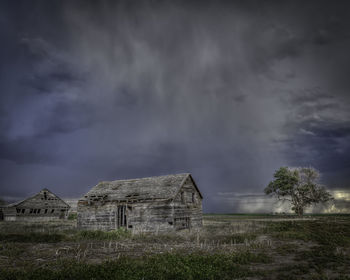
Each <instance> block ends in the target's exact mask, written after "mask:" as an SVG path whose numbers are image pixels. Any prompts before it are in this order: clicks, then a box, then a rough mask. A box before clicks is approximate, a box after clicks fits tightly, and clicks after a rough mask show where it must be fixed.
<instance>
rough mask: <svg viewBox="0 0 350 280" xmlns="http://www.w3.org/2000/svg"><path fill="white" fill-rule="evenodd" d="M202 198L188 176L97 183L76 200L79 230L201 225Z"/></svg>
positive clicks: (168, 228) (152, 229) (150, 229)
mask: <svg viewBox="0 0 350 280" xmlns="http://www.w3.org/2000/svg"><path fill="white" fill-rule="evenodd" d="M202 199H203V196H202V194H201V193H200V191H199V189H198V187H197V185H196V183H195V181H194V180H193V178H192V176H191V175H190V174H189V173H186V174H175V175H166V176H157V177H148V178H140V179H130V180H117V181H111V182H100V183H99V184H98V185H96V186H95V187H93V188H92V189H91V190H90V191H89V192H88V193H87V194H86V195H85V196H84V197H83V198H81V199H80V200H79V201H78V207H77V212H78V218H77V219H78V220H77V225H78V228H81V229H101V230H113V229H118V228H127V229H130V230H132V231H133V232H168V231H174V230H180V229H186V228H188V229H196V228H200V227H201V226H202Z"/></svg>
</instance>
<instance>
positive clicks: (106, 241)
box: [0, 215, 350, 279]
mask: <svg viewBox="0 0 350 280" xmlns="http://www.w3.org/2000/svg"><path fill="white" fill-rule="evenodd" d="M0 244H1V245H0V269H3V270H4V271H8V272H9V273H10V272H11V271H12V269H13V268H15V269H16V271H18V269H20V271H27V270H28V268H29V267H30V270H31V271H32V270H33V269H34V270H35V269H42V268H45V269H46V268H50V267H51V268H53V267H56V266H57V265H58V264H62V263H65V262H75V263H77V267H79V265H80V264H81V265H82V264H84V265H97V266H101V267H104V264H105V262H106V261H114V262H116V263H117V262H118V260H121V259H124V258H131V259H129V262H130V263H133V262H134V261H133V260H135V262H136V263H135V265H136V266H137V265H141V267H143V266H145V267H143V268H142V269H145V270H147V269H148V268H147V265H150V263H149V261H148V259H147V260H146V259H144V258H145V257H146V258H153V257H152V256H165V258H167V260H166V261H171V262H176V261H178V260H181V262H187V261H188V262H190V263H191V265H193V271H197V269H198V267H197V266H200V265H201V264H200V262H204V263H205V262H207V261H208V259H205V260H204V259H202V258H201V257H202V256H208V258H213V260H215V261H218V260H219V259H220V258H222V259H223V262H225V261H226V262H228V263H230V264H231V265H233V264H232V263H234V262H236V263H237V271H241V272H242V271H244V273H243V272H242V273H243V274H242V275H245V276H247V277H248V276H251V277H253V276H254V277H255V278H254V279H303V278H304V279H350V275H349V273H350V272H349V271H347V269H346V267H350V250H349V244H350V216H312V217H306V218H304V219H301V220H300V219H295V217H293V216H291V217H285V216H282V217H278V216H262V215H261V216H243V215H238V216H236V215H207V216H205V217H204V226H203V228H202V229H201V230H200V231H189V230H184V231H180V232H176V233H171V234H158V235H152V234H136V235H131V234H130V233H129V232H125V231H121V230H119V231H112V232H108V233H106V232H100V231H83V232H81V231H78V230H77V229H76V226H75V221H74V220H68V221H63V222H61V223H58V222H52V223H47V224H45V225H43V224H29V223H14V222H11V223H10V222H1V224H0ZM171 256H173V257H171ZM174 256H175V257H174ZM181 256H184V258H185V259H183V257H181ZM185 256H188V257H185ZM210 256H213V257H210ZM220 256H221V257H220ZM174 258H175V259H174ZM187 258H189V259H190V260H188V259H187ZM141 259H142V264H139V263H138V261H137V260H141ZM158 261H159V262H162V261H163V260H158ZM164 261H165V260H164ZM198 262H199V263H198ZM253 263H254V265H253V266H252V265H250V264H253ZM266 263H268V264H266ZM152 265H154V269H155V270H157V269H161V268H159V267H158V266H157V264H152ZM191 265H190V266H191ZM203 265H204V264H203ZM69 267H70V268H69V269H74V268H73V267H71V266H69ZM219 267H220V266H219V265H218V266H217V267H216V268H215V267H212V268H211V270H210V272H208V273H209V274H210V273H211V274H210V275H215V273H218V274H217V275H219V274H220V272H219V271H221V270H222V269H223V268H220V269H219ZM59 269H65V267H61V266H60V268H59ZM94 269H98V268H94ZM188 269H191V267H189V268H188ZM197 272H198V271H197ZM197 272H196V273H197ZM288 272H290V273H288ZM33 273H34V272H33ZM145 273H146V272H145ZM169 273H170V272H169ZM227 273H228V272H227ZM209 274H208V275H209ZM9 275H10V274H9ZM11 275H12V274H11ZM145 275H146V274H145ZM181 275H182V274H181ZM188 275H189V276H190V275H192V274H191V273H190V272H189V274H188ZM193 275H194V274H193ZM193 275H192V276H193ZM220 275H221V274H220ZM227 275H231V274H227ZM234 275H236V274H232V275H231V276H234ZM237 275H240V274H239V273H238V274H237ZM325 275H326V276H325ZM192 276H191V277H192ZM221 276H222V275H221ZM181 277H182V278H179V279H201V278H186V277H185V278H184V276H183V275H182V276H181ZM203 277H204V276H203ZM213 277H214V276H213ZM293 277H294V278H293ZM317 277H319V278H317ZM327 277H328V278H327ZM15 278H16V277H15ZM0 279H1V276H0ZM3 279H7V278H3ZM23 279H26V278H23ZM49 279H50V278H49ZM120 279H128V278H120ZM135 279H137V278H135ZM140 279H141V278H140ZM144 279H153V278H147V277H146V278H144ZM164 279H168V278H164ZM169 279H171V278H169ZM203 279H216V278H215V277H214V278H205V277H204V278H203ZM228 279H234V278H228Z"/></svg>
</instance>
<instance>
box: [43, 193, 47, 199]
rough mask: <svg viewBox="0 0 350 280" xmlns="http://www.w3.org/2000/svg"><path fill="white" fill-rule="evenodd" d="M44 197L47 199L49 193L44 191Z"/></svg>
mask: <svg viewBox="0 0 350 280" xmlns="http://www.w3.org/2000/svg"><path fill="white" fill-rule="evenodd" d="M44 199H45V200H47V193H46V192H44Z"/></svg>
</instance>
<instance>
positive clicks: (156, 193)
mask: <svg viewBox="0 0 350 280" xmlns="http://www.w3.org/2000/svg"><path fill="white" fill-rule="evenodd" d="M188 177H190V178H191V180H192V181H193V183H194V180H193V178H192V176H191V174H189V173H183V174H174V175H164V176H156V177H147V178H139V179H129V180H117V181H110V182H100V183H99V184H97V185H96V186H95V187H93V188H92V189H91V190H90V191H89V192H88V193H87V194H86V195H85V198H87V197H94V196H96V197H100V198H104V197H107V196H108V200H150V199H151V200H154V199H173V198H174V197H175V196H176V194H177V193H178V191H179V190H180V188H181V187H182V185H183V184H184V182H185V181H186V179H187V178H188ZM194 185H195V187H196V189H197V191H198V192H199V190H198V188H197V186H196V184H195V183H194ZM199 194H200V192H199ZM200 196H201V197H202V195H201V194H200Z"/></svg>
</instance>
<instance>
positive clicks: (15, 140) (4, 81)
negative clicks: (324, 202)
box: [0, 1, 350, 211]
mask: <svg viewBox="0 0 350 280" xmlns="http://www.w3.org/2000/svg"><path fill="white" fill-rule="evenodd" d="M0 5H1V6H2V7H1V9H0V21H1V22H2V23H4V24H2V25H0V32H1V33H2V38H4V40H3V41H4V44H2V46H1V49H2V52H0V58H1V61H2V64H1V66H0V74H1V75H0V91H1V92H2V93H3V94H1V96H0V129H1V131H2V135H1V138H0V161H1V169H2V170H3V171H4V172H6V173H7V176H5V177H3V178H2V182H1V184H2V185H3V186H5V187H4V188H3V189H2V193H3V194H4V195H10V194H9V192H10V189H13V188H18V186H21V185H23V184H22V183H23V182H26V184H27V185H26V187H23V188H22V189H23V192H27V193H28V192H29V190H33V189H37V188H38V187H39V185H43V184H45V185H47V186H48V187H49V186H50V185H53V186H54V188H53V189H52V190H53V191H55V189H56V192H57V193H62V194H63V195H64V196H68V195H81V194H82V193H84V192H85V191H87V190H88V188H89V187H91V186H92V185H94V184H96V183H97V182H98V181H99V180H113V179H118V178H131V177H141V176H152V175H160V174H166V173H176V172H191V173H192V174H193V176H194V177H195V179H196V181H197V182H198V185H199V186H200V188H201V189H202V192H203V193H204V196H205V198H206V199H205V204H204V207H205V210H206V211H216V210H219V209H220V210H222V211H225V209H232V208H230V207H229V206H228V205H227V204H224V203H220V199H221V196H220V195H218V193H219V192H221V193H224V192H239V193H243V192H249V193H261V190H262V189H263V188H264V186H265V185H266V184H267V183H268V181H269V180H270V179H271V176H272V174H273V171H274V170H275V169H277V168H278V167H279V166H281V165H298V166H299V165H314V166H316V167H318V168H320V169H321V171H322V172H323V173H324V175H325V176H324V178H325V181H326V182H327V183H334V182H337V184H340V185H341V187H342V188H347V187H348V185H347V184H349V183H350V182H348V180H347V179H346V178H347V177H346V175H345V173H346V171H347V170H349V168H350V166H349V157H350V153H349V145H348V140H349V137H350V136H349V119H350V116H349V113H348V112H350V108H349V106H350V105H349V104H350V100H349V97H348V91H349V89H350V84H349V79H348V78H347V75H346V74H347V73H348V72H349V71H348V70H349V67H350V56H349V54H348V49H349V47H350V41H349V32H348V30H349V26H350V21H349V18H348V12H349V5H347V4H346V3H345V1H344V2H342V1H338V2H336V3H333V2H332V3H331V2H330V1H308V2H304V1H278V2H277V1H267V2H266V1H265V2H261V1H233V2H232V1H231V2H228V1H204V2H202V3H201V4H200V5H199V4H198V3H196V2H195V1H176V2H171V1H142V3H141V2H134V1H103V2H96V1H75V2H74V3H73V2H71V1H63V2H62V1H49V2H48V1H34V2H31V3H29V2H28V1H16V2H13V1H4V2H2V3H1V4H0ZM315 7H317V9H316V8H315ZM4 26H6V28H4ZM44 171H45V172H44ZM44 173H45V175H42V174H44ZM14 174H16V176H15V175H14ZM28 174H33V176H36V178H37V179H35V180H28V178H30V177H29V175H28ZM330 185H332V184H330ZM0 195H1V193H0ZM215 197H216V198H218V199H216V198H215ZM237 209H238V208H237ZM256 209H258V208H256ZM261 209H262V208H261Z"/></svg>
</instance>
